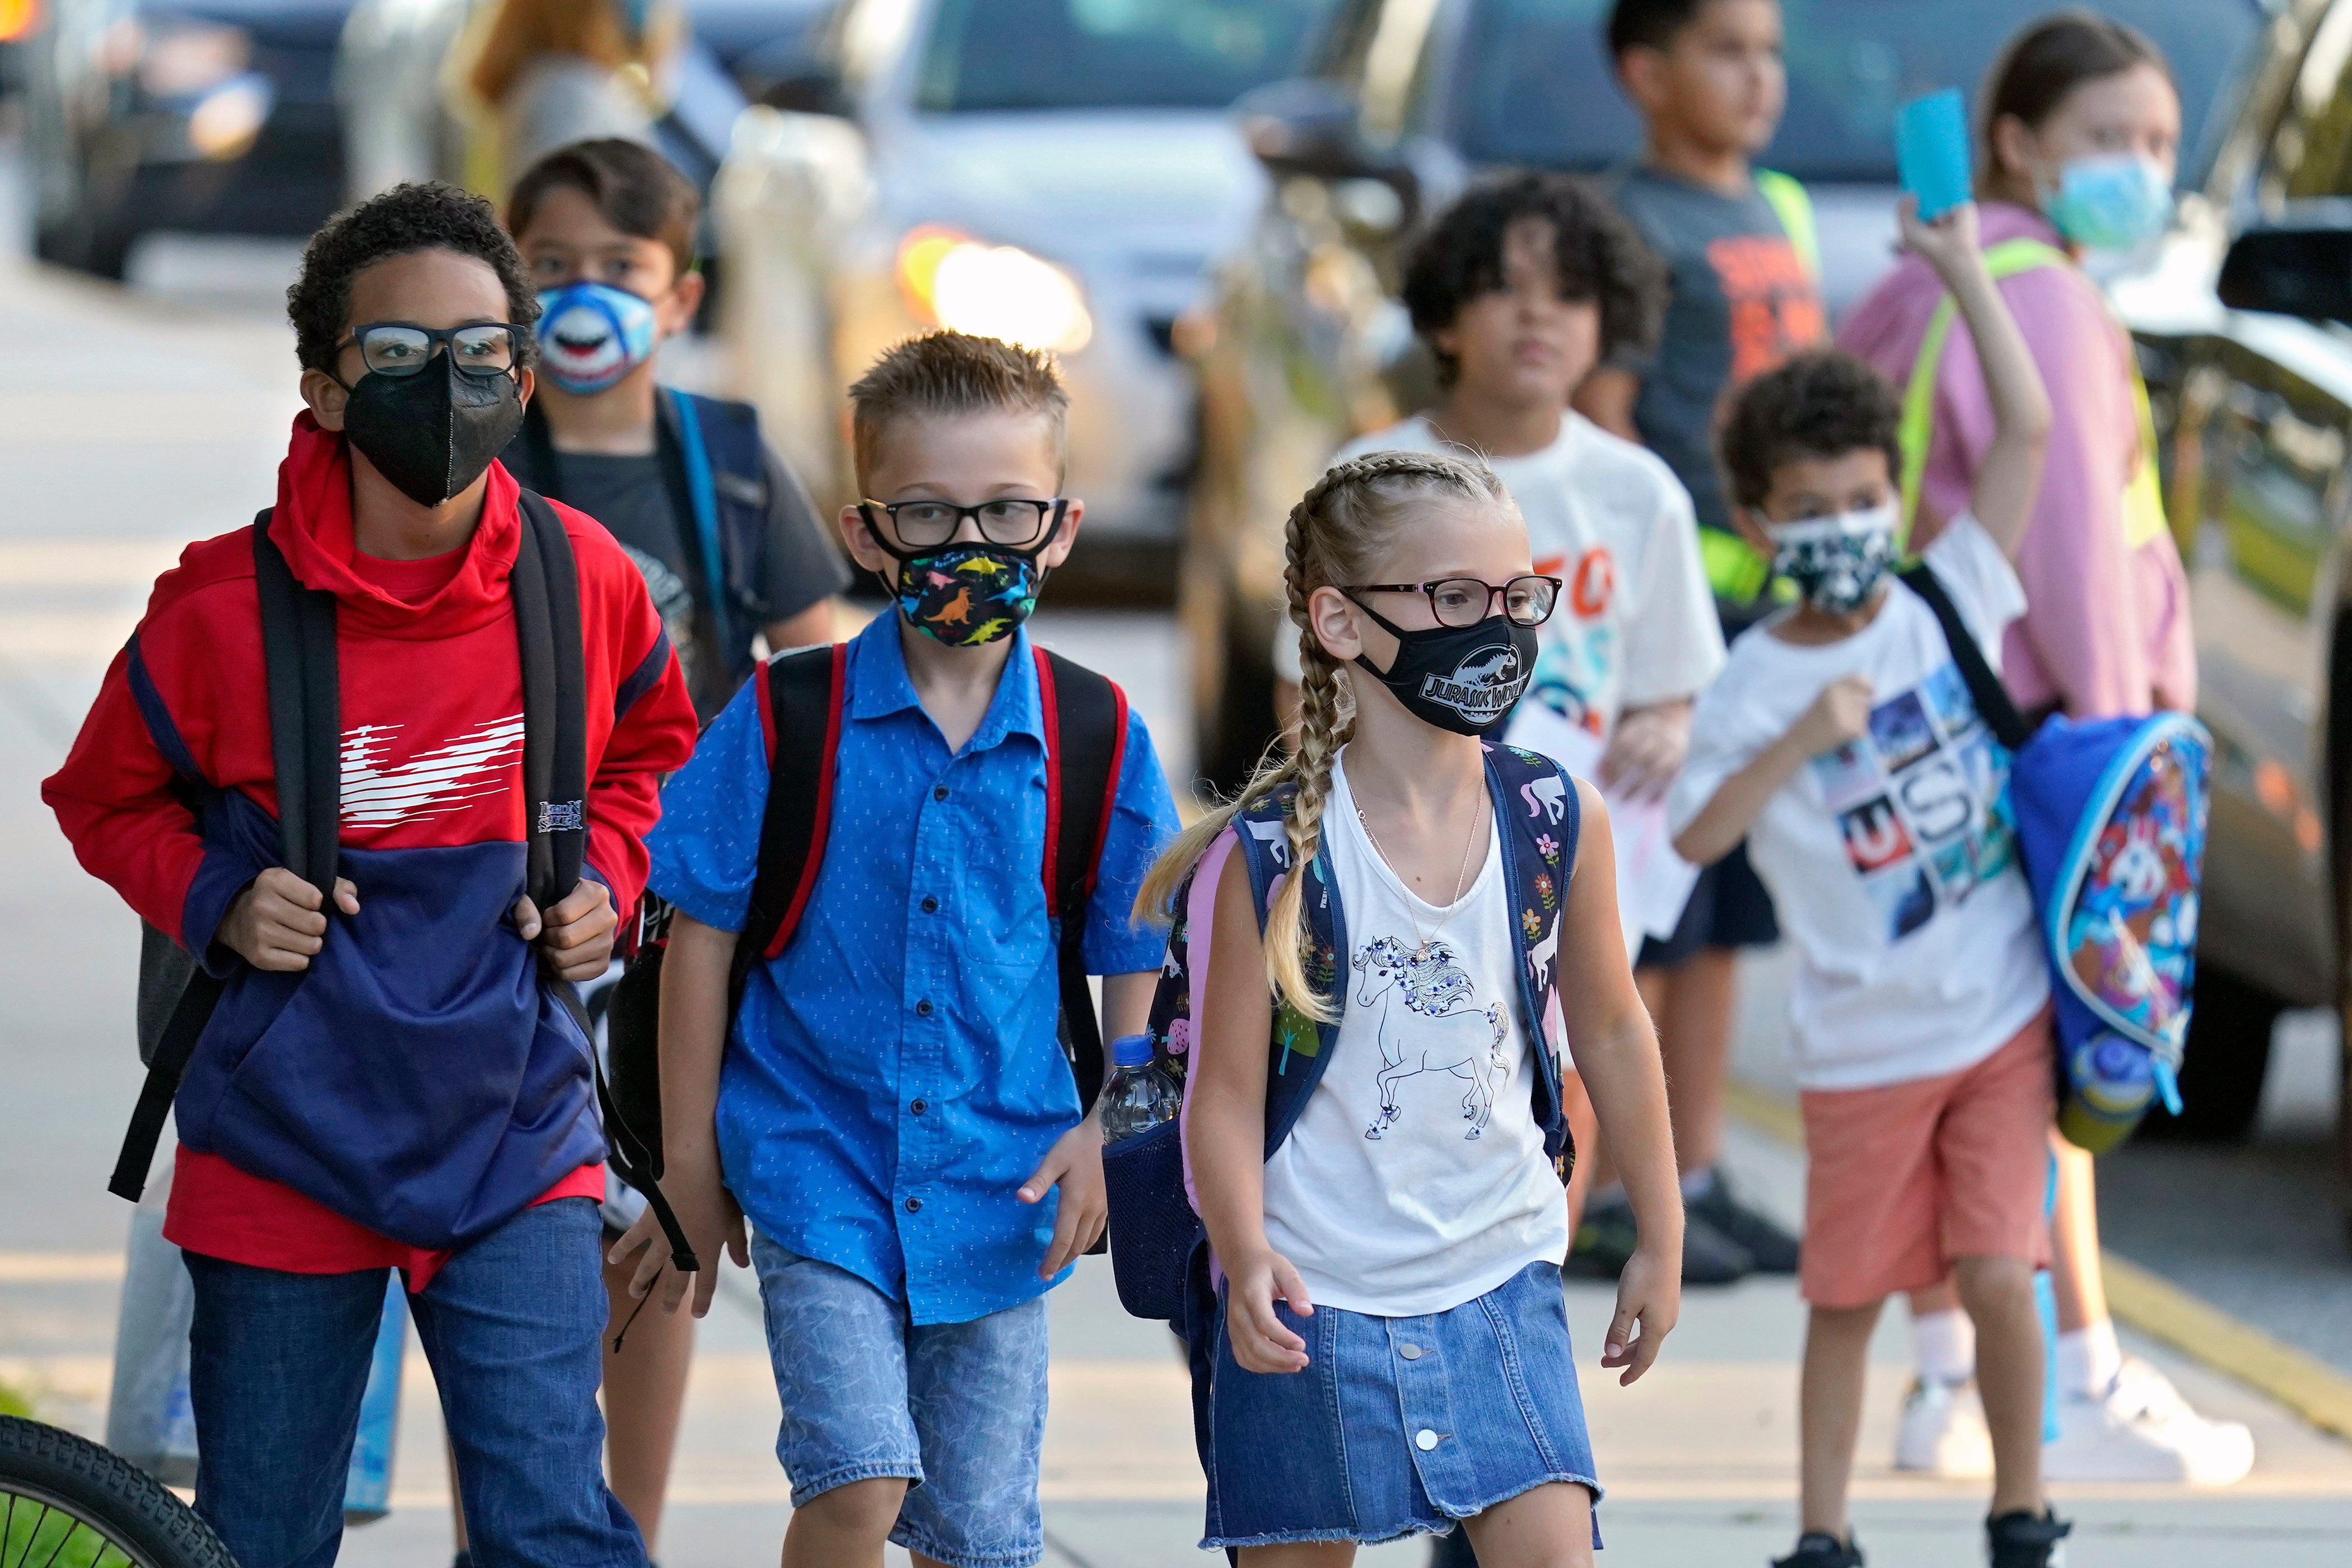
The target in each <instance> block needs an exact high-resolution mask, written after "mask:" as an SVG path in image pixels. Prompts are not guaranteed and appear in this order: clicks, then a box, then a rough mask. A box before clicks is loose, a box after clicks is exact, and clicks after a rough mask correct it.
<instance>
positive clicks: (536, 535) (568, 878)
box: [511, 490, 701, 1274]
mask: <svg viewBox="0 0 2352 1568" xmlns="http://www.w3.org/2000/svg"><path fill="white" fill-rule="evenodd" d="M517 508H518V510H519V511H520V514H521V523H522V528H521V538H520V542H518V544H517V547H516V551H515V563H514V567H513V575H512V582H511V586H512V589H513V594H514V616H515V637H516V640H517V642H518V643H519V644H520V648H521V654H522V713H523V720H522V724H523V740H522V775H523V830H524V833H525V834H526V836H527V837H526V841H525V842H526V850H525V857H524V859H525V865H526V867H527V868H528V869H527V871H526V877H527V885H528V887H529V889H530V899H531V901H532V902H533V903H535V904H537V905H538V906H539V907H540V909H541V910H549V909H551V908H553V907H554V906H555V905H556V904H558V903H561V902H562V900H564V899H566V898H567V897H569V896H570V895H571V892H572V889H573V888H575V887H577V886H578V885H579V882H580V867H581V862H582V856H583V852H584V851H585V849H586V847H587V840H588V672H587V661H586V657H585V654H584V652H583V646H582V642H581V632H580V574H579V567H578V563H576V562H575V561H574V560H573V559H572V540H571V538H570V536H569V535H567V534H566V533H565V532H564V531H563V520H562V519H561V518H559V517H557V516H556V515H555V509H554V508H553V507H551V506H550V505H548V504H547V501H546V500H545V499H544V498H543V497H541V496H540V495H538V494H537V493H535V492H534V491H531V490H524V491H522V492H521V494H520V496H519V497H518V498H517ZM542 974H543V977H544V979H545V983H546V984H547V985H548V987H549V989H551V990H552V991H553V992H554V993H555V997H556V1000H557V1001H559V1002H561V1003H562V1005H563V1008H564V1010H565V1011H566V1012H568V1013H570V1014H571V1015H572V1022H573V1023H575V1024H577V1025H578V1026H580V1033H581V1035H582V1037H583V1038H585V1039H586V1040H587V1042H588V1060H589V1064H590V1068H591V1070H592V1071H593V1074H594V1076H595V1080H596V1109H597V1111H598V1113H599V1114H600V1115H602V1116H603V1118H604V1136H605V1142H607V1143H608V1144H609V1145H610V1146H611V1147H610V1152H609V1158H610V1160H611V1163H612V1166H613V1169H614V1171H615V1172H617V1173H619V1175H620V1177H621V1179H622V1180H623V1181H625V1182H626V1183H628V1184H629V1185H631V1186H633V1187H635V1188H636V1190H637V1191H638V1192H640V1193H643V1194H645V1199H646V1207H647V1208H649V1209H651V1210H653V1214H654V1218H655V1220H656V1222H657V1223H658V1224H659V1225H660V1226H661V1228H662V1237H663V1239H665V1240H667V1242H668V1243H669V1248H670V1265H671V1267H672V1268H676V1269H677V1271H678V1272H679V1273H681V1274H692V1273H695V1272H697V1271H698V1269H699V1268H700V1267H701V1265H700V1262H699V1260H698V1258H696V1257H695V1255H694V1248H693V1247H691V1246H690V1245H688V1241H687V1239H686V1229H685V1227H684V1226H681V1225H679V1224H678V1222H677V1214H676V1213H675V1212H673V1211H672V1210H671V1208H670V1206H669V1200H668V1199H667V1198H665V1197H664V1196H663V1195H662V1190H661V1153H660V1151H659V1149H658V1148H653V1147H648V1146H647V1144H646V1142H645V1141H644V1140H643V1139H641V1138H640V1137H638V1136H637V1134H636V1131H635V1129H633V1128H631V1127H630V1125H629V1124H628V1121H627V1120H626V1119H625V1118H624V1117H623V1116H622V1115H621V1113H620V1108H619V1106H618V1104H617V1103H616V1102H615V1101H614V1098H613V1090H612V1088H611V1086H610V1085H609V1084H607V1083H606V1082H605V1081H604V1059H603V1058H602V1057H601V1056H600V1055H599V1054H598V1052H597V1050H596V1026H595V1023H594V1021H593V1020H592V1019H591V1018H590V1017H589V1016H588V1010H587V1008H586V1007H584V1006H583V1005H582V1004H581V1001H580V992H579V990H578V988H577V987H575V986H574V985H573V984H572V982H570V981H569V980H562V979H558V978H555V977H554V976H552V975H544V972H542Z"/></svg>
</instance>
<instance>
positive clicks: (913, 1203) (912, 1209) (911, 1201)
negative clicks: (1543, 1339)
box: [907, 1198, 1437, 1448]
mask: <svg viewBox="0 0 2352 1568" xmlns="http://www.w3.org/2000/svg"><path fill="white" fill-rule="evenodd" d="M907 1212H908V1214H920V1213H922V1212H923V1200H922V1199H920V1198H908V1200H907ZM1422 1436H1424V1437H1429V1442H1427V1443H1423V1445H1422V1447H1424V1448H1426V1447H1431V1446H1433V1444H1435V1442H1436V1441H1437V1439H1436V1438H1434V1437H1431V1436H1430V1435H1429V1434H1428V1433H1426V1432H1423V1434H1422Z"/></svg>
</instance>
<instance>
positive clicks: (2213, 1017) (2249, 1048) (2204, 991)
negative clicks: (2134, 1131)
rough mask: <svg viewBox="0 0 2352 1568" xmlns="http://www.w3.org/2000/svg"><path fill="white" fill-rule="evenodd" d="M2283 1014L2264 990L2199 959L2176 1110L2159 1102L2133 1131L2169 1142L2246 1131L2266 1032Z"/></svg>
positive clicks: (2231, 1137)
mask: <svg viewBox="0 0 2352 1568" xmlns="http://www.w3.org/2000/svg"><path fill="white" fill-rule="evenodd" d="M2282 1011H2284V1008H2283V1007H2282V1005H2281V1004H2280V1002H2279V999H2278V998H2277V997H2275V996H2273V995H2272V994H2270V993H2268V992H2266V991H2263V990H2261V989H2260V988H2258V987H2256V986H2253V985H2250V984H2247V983H2246V982H2245V981H2243V980H2241V979H2239V978H2238V977H2237V976H2236V975H2234V974H2231V973H2229V972H2228V971H2227V970H2221V969H2214V968H2211V967H2210V966H2209V965H2205V964H2200V965H2199V966H2198V969H2197V1005H2196V1008H2195V1010H2194V1011H2192V1012H2191V1013H2190V1014H2189V1045H2188V1053H2187V1055H2186V1056H2185V1057H2184V1058H2183V1059H2182V1061H2181V1064H2180V1101H2181V1104H2180V1114H2179V1116H2168V1115H2166V1114H2165V1113H2164V1110H2163V1108H2162V1107H2160V1106H2159V1107H2158V1109H2157V1110H2153V1111H2151V1112H2150V1113H2149V1114H2148V1118H2147V1121H2143V1122H2141V1123H2140V1135H2141V1136H2142V1137H2144V1138H2154V1139H2157V1140H2159V1141H2160V1142H2173V1143H2233V1142H2238V1141H2239V1140H2241V1139H2242V1138H2244V1137H2245V1136H2246V1135H2247V1134H2248V1133H2249V1132H2251V1131H2253V1126H2254V1117H2255V1115H2256V1113H2257V1112H2259V1111H2260V1110H2262V1104H2263V1079H2266V1078H2268V1077H2269V1076H2270V1067H2271V1030H2272V1027H2273V1026H2274V1025H2275V1024H2277V1022H2278V1016H2279V1014H2280V1013H2281V1012H2282Z"/></svg>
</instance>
